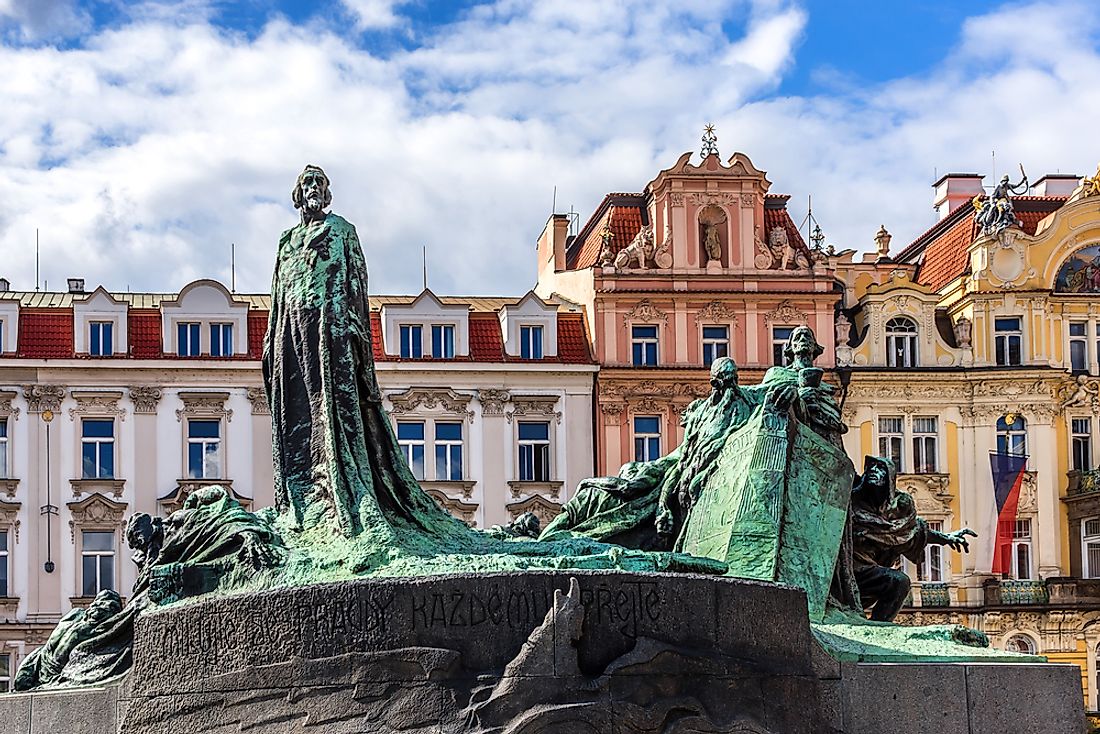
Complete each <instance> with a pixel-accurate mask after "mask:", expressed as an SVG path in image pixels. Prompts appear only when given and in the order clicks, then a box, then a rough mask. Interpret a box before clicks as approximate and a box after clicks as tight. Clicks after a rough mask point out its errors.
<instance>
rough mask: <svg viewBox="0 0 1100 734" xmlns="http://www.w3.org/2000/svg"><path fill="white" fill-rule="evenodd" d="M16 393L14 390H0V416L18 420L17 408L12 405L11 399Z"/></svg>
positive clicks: (18, 411)
mask: <svg viewBox="0 0 1100 734" xmlns="http://www.w3.org/2000/svg"><path fill="white" fill-rule="evenodd" d="M16 395H18V393H16V392H15V390H0V416H3V417H5V418H8V417H10V418H13V419H15V420H19V413H20V412H21V411H20V410H19V408H17V407H15V406H13V405H12V404H11V401H12V400H14V399H15V397H16Z"/></svg>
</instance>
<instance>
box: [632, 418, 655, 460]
mask: <svg viewBox="0 0 1100 734" xmlns="http://www.w3.org/2000/svg"><path fill="white" fill-rule="evenodd" d="M659 458H661V419H660V418H659V417H657V416H654V415H639V416H635V417H634V461H654V460H656V459H659Z"/></svg>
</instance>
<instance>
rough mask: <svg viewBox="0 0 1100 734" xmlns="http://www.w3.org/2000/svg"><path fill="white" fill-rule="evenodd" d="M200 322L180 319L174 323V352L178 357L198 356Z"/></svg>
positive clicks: (200, 349) (200, 348)
mask: <svg viewBox="0 0 1100 734" xmlns="http://www.w3.org/2000/svg"><path fill="white" fill-rule="evenodd" d="M201 328H202V324H200V323H199V322H197V321H181V322H180V323H178V324H176V354H177V355H178V356H180V357H198V356H199V355H201V354H202V344H201V342H200V340H199V333H200V330H201Z"/></svg>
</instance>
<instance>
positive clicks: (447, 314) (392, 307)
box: [381, 288, 470, 358]
mask: <svg viewBox="0 0 1100 734" xmlns="http://www.w3.org/2000/svg"><path fill="white" fill-rule="evenodd" d="M381 316H382V344H383V348H384V350H385V352H386V354H388V355H390V356H394V357H399V356H401V327H402V326H410V327H413V326H419V327H420V331H419V334H420V342H419V343H420V345H421V350H420V356H423V357H437V358H438V357H440V356H442V355H434V354H433V343H432V327H433V326H438V327H444V328H445V327H451V328H452V329H453V333H454V356H455V357H468V356H469V355H470V307H469V306H468V305H466V304H445V303H443V301H441V300H440V299H439V298H438V297H437V296H436V295H435V294H434V293H432V292H431V291H430V290H428V289H426V288H425V289H424V291H423V292H421V294H420V295H419V296H417V297H416V300H414V301H413V302H412V303H387V304H386V305H384V306H383V307H382V313H381Z"/></svg>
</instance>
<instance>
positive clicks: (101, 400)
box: [69, 390, 126, 421]
mask: <svg viewBox="0 0 1100 734" xmlns="http://www.w3.org/2000/svg"><path fill="white" fill-rule="evenodd" d="M69 394H70V395H71V396H72V398H73V400H75V401H76V407H73V408H69V420H71V421H75V420H76V417H77V416H78V415H93V416H105V415H113V416H115V417H117V418H118V419H119V420H120V421H124V420H126V409H125V408H120V407H119V405H118V401H120V400H122V391H121V390H73V391H71V392H70V393H69Z"/></svg>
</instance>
